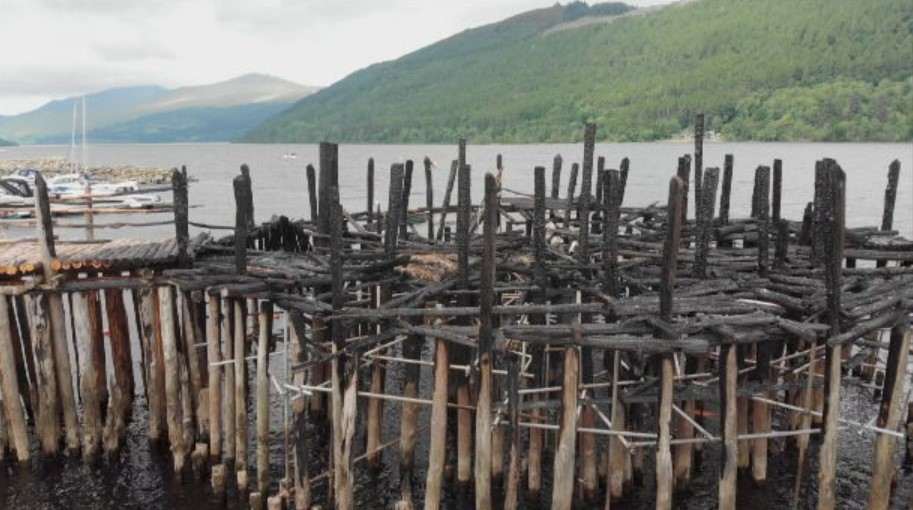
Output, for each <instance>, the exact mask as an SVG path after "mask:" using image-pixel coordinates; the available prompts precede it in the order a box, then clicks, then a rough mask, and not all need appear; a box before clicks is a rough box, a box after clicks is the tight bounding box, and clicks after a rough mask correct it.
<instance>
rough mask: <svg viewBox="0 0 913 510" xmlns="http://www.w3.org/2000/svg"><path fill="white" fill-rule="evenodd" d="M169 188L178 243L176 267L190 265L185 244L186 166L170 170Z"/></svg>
mask: <svg viewBox="0 0 913 510" xmlns="http://www.w3.org/2000/svg"><path fill="white" fill-rule="evenodd" d="M171 190H172V196H173V200H172V202H173V208H174V234H175V239H176V240H177V245H178V267H187V266H189V265H190V255H189V254H188V253H187V244H188V243H189V242H190V229H189V221H190V216H189V207H190V206H189V201H188V197H187V168H186V167H184V168H183V169H182V170H178V169H177V168H173V169H172V170H171Z"/></svg>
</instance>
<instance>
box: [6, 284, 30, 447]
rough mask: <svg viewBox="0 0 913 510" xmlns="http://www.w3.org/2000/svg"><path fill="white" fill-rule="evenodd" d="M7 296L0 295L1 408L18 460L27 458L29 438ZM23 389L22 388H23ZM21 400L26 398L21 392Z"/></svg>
mask: <svg viewBox="0 0 913 510" xmlns="http://www.w3.org/2000/svg"><path fill="white" fill-rule="evenodd" d="M7 299H8V298H7V297H6V296H0V391H2V393H3V409H2V410H0V411H4V412H5V413H6V423H7V427H8V428H9V437H10V439H11V441H10V443H11V444H12V446H13V449H14V450H16V459H18V460H19V462H23V463H24V462H26V461H28V460H29V438H28V435H27V432H26V428H25V412H24V409H23V406H22V405H21V404H20V401H19V398H20V387H19V381H18V380H17V379H16V362H15V355H14V354H13V342H12V328H13V327H15V326H14V324H13V323H12V322H11V321H10V315H9V308H8V306H7ZM23 389H24V388H23ZM21 395H22V397H23V400H25V399H27V397H26V395H25V394H21Z"/></svg>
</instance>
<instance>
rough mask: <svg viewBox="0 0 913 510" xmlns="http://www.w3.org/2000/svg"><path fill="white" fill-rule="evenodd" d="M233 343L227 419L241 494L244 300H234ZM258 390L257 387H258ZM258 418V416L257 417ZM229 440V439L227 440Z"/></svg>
mask: <svg viewBox="0 0 913 510" xmlns="http://www.w3.org/2000/svg"><path fill="white" fill-rule="evenodd" d="M234 305H235V306H234V335H232V336H233V337H234V338H233V342H234V344H235V345H234V352H235V362H234V363H232V367H231V368H232V369H233V370H234V372H235V394H234V399H235V415H234V416H233V417H232V416H229V417H228V419H230V420H234V421H235V434H236V435H235V438H234V441H235V475H236V477H237V481H238V491H239V492H241V493H242V494H243V493H244V492H246V491H247V487H248V474H247V443H248V437H247V435H248V418H247V413H248V411H247V387H248V384H247V360H246V359H245V358H246V357H247V349H246V348H245V345H246V340H247V328H246V327H245V324H244V323H245V322H246V321H245V319H246V317H247V310H245V308H246V306H247V302H246V300H244V299H235V300H234ZM258 390H259V387H258ZM258 418H259V415H258ZM257 427H258V429H259V425H258V426H257ZM229 440H231V438H229Z"/></svg>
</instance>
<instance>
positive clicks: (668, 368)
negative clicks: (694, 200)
mask: <svg viewBox="0 0 913 510" xmlns="http://www.w3.org/2000/svg"><path fill="white" fill-rule="evenodd" d="M683 192H684V182H683V181H682V180H681V179H680V178H678V177H673V178H672V180H671V181H670V182H669V206H668V209H667V215H668V218H669V220H668V232H667V233H666V243H665V246H664V248H663V267H662V276H661V280H660V294H659V309H660V310H659V316H660V319H661V320H662V321H663V322H665V323H671V322H672V289H673V287H674V285H675V272H676V265H677V263H678V247H679V245H680V244H681V228H682V223H681V222H680V219H681V217H682V214H681V212H682V201H683V198H682V195H683ZM659 368H660V370H659V384H660V389H659V402H658V407H659V409H658V411H657V421H658V425H657V430H658V432H659V433H658V436H659V438H658V441H657V445H656V509H657V510H670V509H671V508H672V488H673V486H672V483H673V480H672V451H671V440H672V398H673V394H672V389H673V382H674V376H675V374H674V372H673V364H672V354H671V353H665V354H661V355H660V357H659Z"/></svg>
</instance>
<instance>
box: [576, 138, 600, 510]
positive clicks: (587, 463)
mask: <svg viewBox="0 0 913 510" xmlns="http://www.w3.org/2000/svg"><path fill="white" fill-rule="evenodd" d="M595 144H596V125H595V124H587V125H586V127H585V129H584V137H583V178H582V179H581V182H580V199H579V201H578V204H577V205H578V209H577V219H578V222H579V224H580V230H579V237H578V239H579V241H578V242H579V244H578V246H577V251H576V255H577V261H578V263H580V264H581V265H583V266H588V265H589V264H590V243H589V240H590V202H591V200H592V193H593V155H594V151H595ZM600 159H602V158H600ZM603 164H604V163H603ZM589 273H590V272H589V271H584V274H589ZM580 320H581V321H586V320H588V317H586V316H581V317H580ZM580 364H581V375H582V380H583V382H584V383H592V382H593V349H592V348H591V347H583V348H581V352H580ZM595 420H596V414H595V412H594V411H593V408H592V407H590V406H589V405H585V406H583V408H582V409H581V416H580V423H581V426H582V427H585V428H592V427H593V426H594V424H595ZM577 439H578V440H579V442H580V444H579V447H578V448H579V450H580V478H581V481H582V484H581V488H582V490H583V497H584V499H585V500H586V501H592V500H593V499H595V497H596V489H597V488H598V486H599V480H598V473H597V469H596V456H597V451H596V437H595V436H594V435H593V434H591V433H582V434H579V435H578V436H577Z"/></svg>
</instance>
